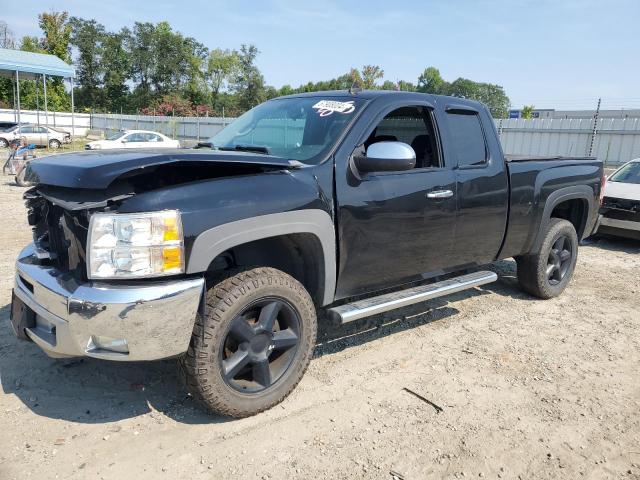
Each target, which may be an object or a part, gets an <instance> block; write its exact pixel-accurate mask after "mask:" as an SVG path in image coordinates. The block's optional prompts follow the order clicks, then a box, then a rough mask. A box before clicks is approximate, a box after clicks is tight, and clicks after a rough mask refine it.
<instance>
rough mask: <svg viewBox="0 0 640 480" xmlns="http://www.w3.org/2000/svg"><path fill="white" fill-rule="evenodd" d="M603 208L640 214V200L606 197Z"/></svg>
mask: <svg viewBox="0 0 640 480" xmlns="http://www.w3.org/2000/svg"><path fill="white" fill-rule="evenodd" d="M602 206H603V207H605V208H614V209H616V210H628V211H630V212H640V200H629V199H628V198H615V197H604V199H603V201H602Z"/></svg>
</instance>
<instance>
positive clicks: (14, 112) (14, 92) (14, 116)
mask: <svg viewBox="0 0 640 480" xmlns="http://www.w3.org/2000/svg"><path fill="white" fill-rule="evenodd" d="M11 93H13V121H14V122H16V123H17V122H18V118H17V117H16V115H17V113H16V112H17V109H16V82H11Z"/></svg>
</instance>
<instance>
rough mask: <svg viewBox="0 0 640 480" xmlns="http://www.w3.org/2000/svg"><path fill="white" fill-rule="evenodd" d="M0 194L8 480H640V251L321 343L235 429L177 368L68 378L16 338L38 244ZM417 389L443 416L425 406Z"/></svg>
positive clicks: (102, 369)
mask: <svg viewBox="0 0 640 480" xmlns="http://www.w3.org/2000/svg"><path fill="white" fill-rule="evenodd" d="M8 182H9V177H2V179H1V181H0V218H1V219H2V223H3V227H2V229H1V230H0V243H1V244H2V246H3V251H2V254H1V255H0V280H1V284H0V299H1V303H0V305H4V306H3V307H2V308H1V310H0V382H1V386H0V392H1V393H0V479H2V480H5V479H6V480H9V479H20V480H22V479H25V478H38V479H39V480H40V479H49V478H60V479H69V478H73V479H75V478H79V479H84V478H88V479H89V478H90V479H136V480H143V479H162V478H167V479H183V478H184V479H222V478H259V479H280V478H287V479H298V478H301V479H302V478H304V479H306V478H330V479H340V478H376V479H377V478H381V479H391V478H394V477H395V478H404V479H407V480H408V479H422V478H474V477H486V478H505V479H511V478H521V479H545V478H558V479H576V478H589V479H603V478H616V479H617V478H624V479H627V478H629V479H640V243H637V242H630V241H623V240H604V239H598V240H594V241H590V242H589V243H588V244H587V245H585V246H583V247H582V248H581V249H580V255H579V261H578V266H577V270H576V275H575V277H574V280H573V282H572V283H571V285H570V287H569V288H568V289H567V291H566V292H565V293H564V294H563V295H562V296H561V297H560V298H557V299H555V300H550V301H541V300H536V299H533V298H531V297H529V296H527V295H525V294H523V293H521V292H520V291H519V290H518V288H517V286H516V283H515V279H514V274H515V264H514V262H512V261H503V262H500V263H498V264H497V265H496V266H495V268H496V271H498V273H499V274H500V281H499V282H497V283H496V284H493V285H488V286H487V287H486V288H482V289H475V290H473V291H469V292H465V293H461V294H457V295H455V296H453V297H449V298H447V299H446V300H439V301H432V302H429V303H427V304H422V305H419V306H417V307H412V308H408V309H404V310H401V311H396V312H392V313H390V314H387V315H384V316H379V317H376V318H372V319H369V320H367V321H365V322H360V323H358V324H357V325H350V326H348V327H332V328H329V327H328V326H323V327H321V333H320V336H319V339H318V347H317V350H316V355H315V358H314V360H313V361H312V363H311V366H310V368H309V370H308V372H307V374H306V376H305V377H304V379H303V380H302V382H301V383H300V385H299V386H298V388H297V389H296V390H295V391H294V392H293V394H292V395H291V396H290V397H289V398H288V399H287V400H286V401H285V402H284V403H283V404H282V405H279V406H277V407H275V408H273V409H272V410H270V411H268V412H266V413H263V414H261V415H258V416H255V417H252V418H248V419H244V420H230V419H227V418H222V417H217V416H210V415H207V414H205V413H202V412H201V411H200V410H198V409H197V408H195V407H194V406H193V404H192V401H191V399H190V398H189V397H188V396H187V395H186V393H185V391H184V390H183V389H182V387H181V386H180V382H179V379H178V377H177V373H176V370H177V369H176V365H175V362H174V361H165V362H155V363H135V364H123V363H108V362H101V361H97V360H53V359H50V358H48V357H47V356H46V355H44V353H42V352H41V351H40V350H39V349H38V348H37V347H36V346H35V345H34V344H32V343H27V342H21V341H18V340H17V339H16V338H14V337H13V335H12V334H11V332H10V327H9V325H8V317H9V302H10V293H11V287H12V284H13V261H14V258H15V257H16V254H17V253H18V251H19V250H20V248H21V247H22V246H23V245H24V244H25V243H27V242H28V241H29V239H30V231H29V228H28V227H27V223H26V218H25V211H24V207H23V206H22V201H21V194H22V191H23V190H22V189H20V188H18V187H15V186H11V185H10V184H9V183H8ZM405 388H407V389H410V390H412V391H414V392H416V393H417V394H419V395H421V396H423V397H424V398H426V399H428V400H430V401H431V402H433V403H434V404H436V405H437V406H439V407H441V408H442V411H441V412H440V413H438V411H437V409H436V408H435V407H434V406H432V405H431V404H429V403H426V402H425V401H423V400H421V399H420V398H418V397H417V396H415V395H412V394H410V393H409V392H407V391H406V390H404V389H405Z"/></svg>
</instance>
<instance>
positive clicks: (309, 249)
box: [186, 209, 336, 306]
mask: <svg viewBox="0 0 640 480" xmlns="http://www.w3.org/2000/svg"><path fill="white" fill-rule="evenodd" d="M334 232H335V230H334V226H333V221H332V219H331V216H330V215H329V214H328V213H327V212H325V211H324V210H319V209H306V210H296V211H291V212H283V213H274V214H268V215H260V216H257V217H252V218H247V219H243V220H238V221H235V222H230V223H226V224H223V225H219V226H217V227H213V228H211V229H209V230H206V231H204V232H202V233H201V234H199V235H198V236H197V237H196V239H195V241H194V243H193V247H192V249H191V254H190V256H189V260H188V263H187V272H186V273H188V274H191V273H203V272H204V273H207V274H208V275H211V274H214V273H215V272H217V271H221V270H225V269H228V268H232V267H234V266H238V265H237V264H240V265H242V266H268V267H274V268H278V269H279V270H282V271H285V272H286V273H288V274H290V275H291V276H293V277H294V278H296V279H297V280H299V281H300V282H301V283H302V284H303V285H304V286H305V288H307V290H309V293H310V294H311V296H312V298H313V299H314V302H315V303H316V304H317V305H321V306H324V305H327V304H329V303H332V302H333V299H334V294H335V285H336V246H335V233H334Z"/></svg>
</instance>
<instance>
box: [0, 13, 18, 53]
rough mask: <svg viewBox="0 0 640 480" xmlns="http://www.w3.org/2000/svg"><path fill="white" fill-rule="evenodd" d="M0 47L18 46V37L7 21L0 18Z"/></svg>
mask: <svg viewBox="0 0 640 480" xmlns="http://www.w3.org/2000/svg"><path fill="white" fill-rule="evenodd" d="M0 48H11V49H13V48H16V39H15V37H14V36H13V31H12V30H11V29H10V28H9V25H7V22H5V21H4V20H0Z"/></svg>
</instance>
